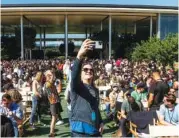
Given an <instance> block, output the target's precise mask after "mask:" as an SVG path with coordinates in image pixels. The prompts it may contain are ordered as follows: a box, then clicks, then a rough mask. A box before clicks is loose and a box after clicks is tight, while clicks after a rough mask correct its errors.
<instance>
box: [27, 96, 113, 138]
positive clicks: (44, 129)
mask: <svg viewBox="0 0 179 138" xmlns="http://www.w3.org/2000/svg"><path fill="white" fill-rule="evenodd" d="M61 104H62V107H63V112H62V113H61V115H62V118H63V121H64V124H63V125H60V126H56V127H55V133H56V134H57V137H70V129H69V123H68V115H67V105H66V101H65V100H64V96H63V93H62V94H61ZM101 115H102V118H103V121H104V123H105V126H104V132H103V137H111V134H112V133H114V132H115V131H116V130H117V128H115V127H113V124H114V122H111V121H108V120H107V119H106V117H105V114H104V112H103V111H102V112H101ZM50 120H51V117H50V115H47V114H45V115H44V114H43V115H42V118H41V121H42V123H45V124H47V125H46V126H43V124H41V125H38V124H37V129H36V130H32V129H31V128H29V124H28V123H27V124H26V126H25V128H26V130H25V135H24V136H25V137H48V134H49V132H50Z"/></svg>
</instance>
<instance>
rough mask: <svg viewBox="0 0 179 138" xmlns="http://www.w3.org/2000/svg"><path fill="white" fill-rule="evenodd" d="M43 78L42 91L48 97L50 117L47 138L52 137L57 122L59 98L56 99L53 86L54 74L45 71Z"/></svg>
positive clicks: (55, 90)
mask: <svg viewBox="0 0 179 138" xmlns="http://www.w3.org/2000/svg"><path fill="white" fill-rule="evenodd" d="M45 77H46V83H45V87H44V91H45V93H47V95H48V100H49V103H50V112H51V115H52V120H51V125H50V134H49V137H54V136H55V132H54V130H55V122H56V120H57V117H58V112H59V97H58V92H57V89H56V86H55V85H54V77H55V75H54V73H53V72H52V71H51V70H47V71H46V72H45Z"/></svg>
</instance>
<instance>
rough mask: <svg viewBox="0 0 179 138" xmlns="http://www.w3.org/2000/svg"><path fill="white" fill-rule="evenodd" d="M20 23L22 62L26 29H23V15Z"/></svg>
mask: <svg viewBox="0 0 179 138" xmlns="http://www.w3.org/2000/svg"><path fill="white" fill-rule="evenodd" d="M20 23H21V60H24V29H23V15H21V19H20Z"/></svg>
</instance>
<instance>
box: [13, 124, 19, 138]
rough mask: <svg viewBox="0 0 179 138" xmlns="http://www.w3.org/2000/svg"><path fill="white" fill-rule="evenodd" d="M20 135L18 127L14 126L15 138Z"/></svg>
mask: <svg viewBox="0 0 179 138" xmlns="http://www.w3.org/2000/svg"><path fill="white" fill-rule="evenodd" d="M18 133H19V131H18V128H17V126H14V137H15V138H17V137H18Z"/></svg>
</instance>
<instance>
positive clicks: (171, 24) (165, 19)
mask: <svg viewBox="0 0 179 138" xmlns="http://www.w3.org/2000/svg"><path fill="white" fill-rule="evenodd" d="M177 32H178V16H177V15H168V14H161V23H160V37H161V39H164V38H165V37H166V36H167V35H168V34H169V33H177Z"/></svg>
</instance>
